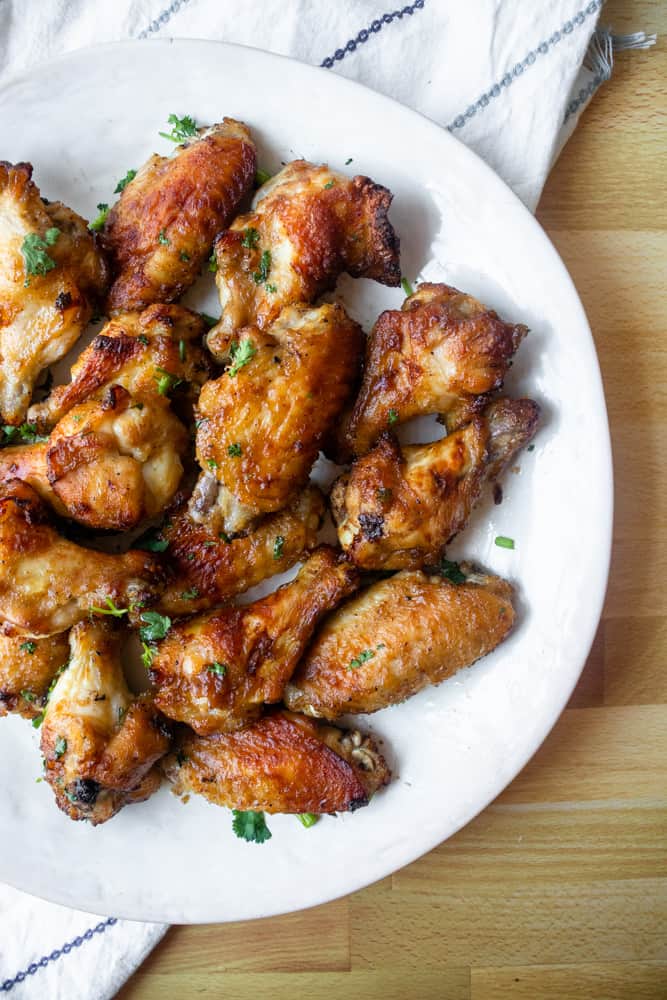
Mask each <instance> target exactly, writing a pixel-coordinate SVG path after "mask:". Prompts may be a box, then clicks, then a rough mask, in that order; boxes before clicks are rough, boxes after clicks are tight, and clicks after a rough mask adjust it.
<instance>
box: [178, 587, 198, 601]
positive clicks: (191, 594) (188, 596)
mask: <svg viewBox="0 0 667 1000" xmlns="http://www.w3.org/2000/svg"><path fill="white" fill-rule="evenodd" d="M181 597H182V598H183V600H184V601H194V599H195V597H199V587H192V589H191V590H184V591H183V593H182V594H181Z"/></svg>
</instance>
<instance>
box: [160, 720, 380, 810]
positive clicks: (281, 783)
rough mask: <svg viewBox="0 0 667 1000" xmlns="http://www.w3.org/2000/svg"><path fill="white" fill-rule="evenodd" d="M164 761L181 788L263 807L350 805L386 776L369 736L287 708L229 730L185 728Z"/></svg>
mask: <svg viewBox="0 0 667 1000" xmlns="http://www.w3.org/2000/svg"><path fill="white" fill-rule="evenodd" d="M163 767H164V771H165V774H166V776H167V778H168V779H169V781H171V782H172V784H173V787H174V791H175V792H176V794H178V795H183V796H187V795H189V794H191V793H194V794H197V795H203V796H204V798H206V799H208V801H209V802H212V803H214V804H215V805H218V806H227V807H228V808H230V809H241V810H249V811H253V812H260V811H261V812H267V813H308V812H309V813H317V814H320V813H334V812H349V811H352V810H354V809H358V808H360V807H361V806H365V805H368V802H369V801H370V799H371V796H373V795H374V794H375V792H377V791H378V789H380V788H381V787H382V786H383V785H386V784H387V783H388V782H389V779H390V777H391V774H390V771H389V768H388V767H387V764H386V762H385V760H384V758H383V757H382V755H381V753H380V751H379V750H378V747H377V744H376V743H375V741H374V740H373V739H372V737H370V736H362V734H361V733H360V732H358V731H356V730H354V731H351V730H343V729H338V728H337V727H334V726H326V725H318V723H316V722H314V721H313V720H312V719H308V718H305V717H304V716H299V715H295V714H293V713H291V712H284V711H276V712H272V713H270V714H269V715H266V716H265V717H264V718H262V719H260V720H259V721H258V722H256V723H255V724H254V725H252V726H248V727H247V728H246V729H241V730H238V731H237V732H234V733H216V734H215V735H213V736H196V735H195V734H194V733H188V734H186V735H184V736H182V737H181V739H180V742H179V745H178V751H177V752H174V753H171V754H169V755H168V756H167V757H165V759H164V761H163Z"/></svg>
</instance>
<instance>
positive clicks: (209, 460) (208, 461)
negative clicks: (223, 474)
mask: <svg viewBox="0 0 667 1000" xmlns="http://www.w3.org/2000/svg"><path fill="white" fill-rule="evenodd" d="M206 464H207V465H208V467H209V469H217V468H218V463H217V462H216V460H215V459H214V458H207V459H206Z"/></svg>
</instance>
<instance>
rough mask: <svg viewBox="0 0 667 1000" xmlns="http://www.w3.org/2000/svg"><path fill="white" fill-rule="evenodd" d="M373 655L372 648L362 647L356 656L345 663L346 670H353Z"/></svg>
mask: <svg viewBox="0 0 667 1000" xmlns="http://www.w3.org/2000/svg"><path fill="white" fill-rule="evenodd" d="M374 656H375V651H374V650H373V649H364V650H362V652H361V653H359V655H358V656H355V657H354V659H353V660H350V662H349V663H348V665H347V669H348V670H355V669H356V668H357V667H360V666H361V665H362V663H366V662H367V661H368V660H372V659H373V657H374Z"/></svg>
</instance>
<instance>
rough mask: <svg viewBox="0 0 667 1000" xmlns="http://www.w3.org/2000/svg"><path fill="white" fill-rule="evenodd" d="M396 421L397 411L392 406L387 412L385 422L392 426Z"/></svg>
mask: <svg viewBox="0 0 667 1000" xmlns="http://www.w3.org/2000/svg"><path fill="white" fill-rule="evenodd" d="M397 421H398V411H397V410H394V409H393V408H392V409H391V410H390V411H389V413H388V414H387V423H388V424H389V426H390V427H392V426H393V425H394V424H395V423H397Z"/></svg>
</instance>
